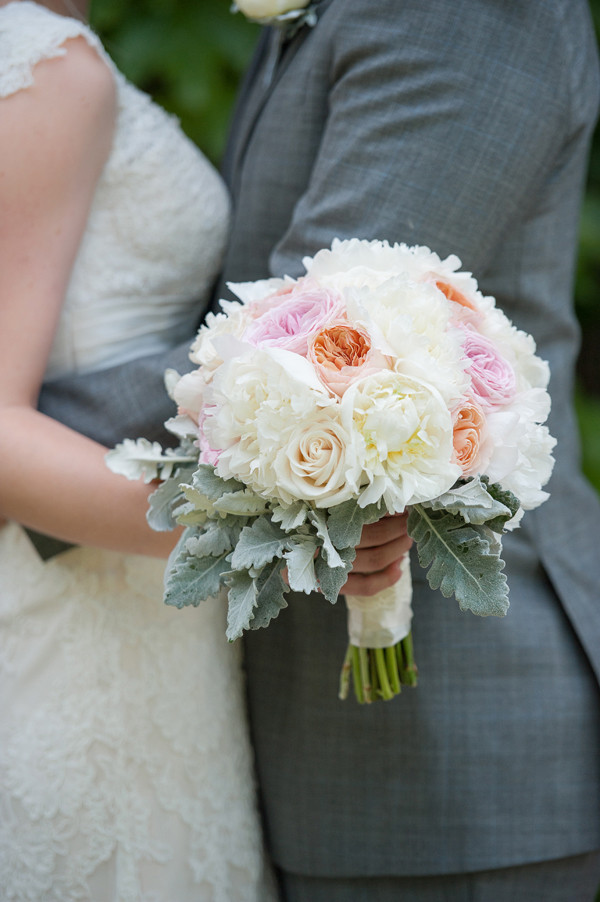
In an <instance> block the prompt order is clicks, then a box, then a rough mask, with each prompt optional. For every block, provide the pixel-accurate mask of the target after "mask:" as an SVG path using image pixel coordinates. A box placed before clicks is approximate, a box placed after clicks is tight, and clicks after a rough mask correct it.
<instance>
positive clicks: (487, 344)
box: [462, 327, 516, 410]
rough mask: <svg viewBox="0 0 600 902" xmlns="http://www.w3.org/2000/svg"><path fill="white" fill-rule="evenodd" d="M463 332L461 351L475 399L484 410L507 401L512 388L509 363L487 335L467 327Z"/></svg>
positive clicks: (512, 392)
mask: <svg viewBox="0 0 600 902" xmlns="http://www.w3.org/2000/svg"><path fill="white" fill-rule="evenodd" d="M463 333H464V336H465V338H464V341H463V343H462V347H463V353H464V355H465V357H466V359H467V372H468V373H469V375H470V377H471V387H472V390H473V394H474V395H475V398H476V400H477V401H478V402H479V403H480V404H481V406H482V407H483V408H484V410H485V409H488V410H489V409H490V408H493V407H502V406H503V405H505V404H509V403H510V402H511V401H512V399H513V398H514V396H515V391H516V378H515V372H514V370H513V368H512V366H511V365H510V363H509V362H508V360H506V359H505V358H504V357H503V356H502V354H500V353H499V352H498V350H497V348H496V346H495V345H494V344H493V342H491V341H490V340H489V339H488V338H485V337H484V336H483V335H480V334H479V332H476V331H475V330H474V329H471V328H469V327H466V328H463Z"/></svg>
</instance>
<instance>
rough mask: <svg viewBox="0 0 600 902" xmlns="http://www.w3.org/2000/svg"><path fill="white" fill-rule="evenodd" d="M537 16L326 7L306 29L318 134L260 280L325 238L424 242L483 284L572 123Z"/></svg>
mask: <svg viewBox="0 0 600 902" xmlns="http://www.w3.org/2000/svg"><path fill="white" fill-rule="evenodd" d="M548 6H549V7H552V9H549V10H548V12H547V13H545V14H544V15H540V13H539V5H538V4H526V3H508V4H499V3H481V2H473V0H457V2H453V3H448V2H447V0H433V2H427V4H405V3H402V4H400V3H398V2H397V0H380V2H379V3H377V4H376V5H375V6H373V4H372V3H371V2H370V0H344V2H338V0H333V2H331V3H330V4H329V5H328V6H327V7H326V8H325V9H324V11H323V16H322V20H321V22H320V23H319V25H318V26H317V29H319V28H321V29H323V32H322V36H323V35H324V34H325V32H327V34H328V36H329V40H330V43H331V51H330V60H331V66H330V72H329V75H330V79H331V80H330V85H331V87H330V90H329V94H328V115H327V119H326V124H325V129H324V131H323V134H322V139H321V143H320V146H319V149H318V153H317V156H316V159H315V161H314V166H313V168H312V172H311V177H310V182H309V184H308V187H307V190H306V192H305V193H304V195H303V196H302V197H301V198H300V199H299V201H298V203H297V204H296V206H295V210H294V216H293V219H292V221H291V222H290V226H289V229H288V230H287V232H286V234H285V235H284V236H283V238H282V240H281V241H280V242H279V243H278V245H277V246H276V247H275V249H274V251H273V254H272V255H271V260H270V265H271V269H272V272H273V273H274V274H276V275H280V274H282V273H285V272H290V273H297V272H298V261H299V260H300V259H302V257H303V256H304V255H305V254H307V253H308V254H312V253H314V252H315V251H316V250H318V249H319V248H320V247H323V246H327V245H329V243H330V241H331V239H332V237H333V236H334V235H337V236H340V237H359V238H382V239H388V240H390V241H403V242H406V243H407V244H425V245H428V246H430V247H431V248H432V249H434V250H436V251H437V252H438V253H440V255H446V254H448V253H456V254H457V255H458V256H459V257H460V258H461V260H462V262H463V266H464V268H466V269H469V270H472V271H473V272H474V273H475V274H476V275H479V276H481V275H482V274H484V273H485V271H486V268H487V267H488V265H489V262H490V260H491V259H492V257H493V255H494V251H495V249H496V248H497V247H498V245H499V244H500V242H502V241H503V239H504V237H505V236H506V235H507V233H509V231H510V228H511V221H512V219H513V217H514V216H515V215H517V214H518V216H519V217H522V216H523V215H524V211H526V210H527V208H528V205H529V204H530V203H531V198H532V197H533V196H534V195H535V194H536V193H537V192H538V190H539V186H540V185H541V184H543V181H544V180H545V179H547V178H548V176H549V173H550V171H551V169H552V167H553V166H555V165H556V160H557V156H558V153H559V150H560V141H561V140H563V139H564V137H565V134H566V132H567V131H568V129H569V127H570V123H569V121H568V117H569V100H568V94H569V85H568V78H569V76H568V73H569V71H570V70H572V65H571V60H570V59H568V58H567V53H568V50H567V48H566V47H565V41H564V37H563V35H562V34H561V27H560V20H559V15H558V13H557V7H558V6H559V4H549V5H548ZM307 40H310V38H308V39H307ZM315 40H316V35H315ZM291 103H292V100H291V97H290V104H291ZM532 110H535V114H534V115H532Z"/></svg>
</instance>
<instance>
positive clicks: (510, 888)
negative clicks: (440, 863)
mask: <svg viewBox="0 0 600 902" xmlns="http://www.w3.org/2000/svg"><path fill="white" fill-rule="evenodd" d="M599 881H600V852H590V853H588V854H587V855H575V856H573V857H572V858H560V859H558V860H552V861H542V862H535V863H533V864H529V865H522V866H521V867H517V868H503V869H501V870H496V871H481V872H478V873H473V874H445V875H444V876H443V877H383V878H377V877H375V878H368V877H367V878H357V879H355V880H327V879H319V878H318V877H317V878H314V877H299V876H297V875H295V874H287V875H282V888H283V902H309V900H310V902H517V900H518V902H541V900H542V899H543V902H575V900H577V902H594V898H595V894H596V889H597V887H598V882H599Z"/></svg>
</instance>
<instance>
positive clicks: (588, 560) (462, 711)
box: [42, 0, 600, 898]
mask: <svg viewBox="0 0 600 902" xmlns="http://www.w3.org/2000/svg"><path fill="white" fill-rule="evenodd" d="M318 12H319V20H318V22H317V24H316V25H315V26H314V27H313V28H304V29H302V30H301V31H300V32H298V33H297V34H296V35H295V36H294V38H293V39H292V40H291V41H290V42H289V43H287V44H286V43H285V42H284V41H282V39H281V35H278V34H277V33H276V32H270V31H268V30H267V31H265V34H264V38H263V40H262V41H261V44H260V46H259V48H258V51H257V55H256V58H255V60H254V62H253V64H252V66H251V68H250V71H249V74H248V78H247V80H246V83H245V85H244V86H243V88H242V91H241V94H240V102H239V104H238V108H237V113H236V116H235V121H234V126H233V130H232V136H231V141H230V144H229V148H228V152H227V157H226V162H225V174H226V177H227V179H228V182H229V185H230V189H231V191H232V197H233V210H234V212H233V224H232V232H231V237H230V244H229V249H228V253H227V257H226V261H225V266H224V270H223V280H222V283H221V286H220V288H219V290H218V292H217V296H220V295H224V294H225V293H226V288H225V283H226V281H246V280H251V279H257V278H264V277H265V276H268V275H270V274H272V275H282V274H284V273H289V274H290V275H298V274H300V273H301V272H302V265H301V260H302V257H303V256H305V255H307V254H308V255H312V254H313V253H315V252H316V251H317V250H318V248H320V247H322V246H327V245H329V244H330V242H331V240H332V238H333V237H335V236H338V237H342V238H346V237H358V238H367V239H373V238H380V239H387V240H389V241H404V242H406V243H408V244H425V245H428V246H430V247H431V248H432V249H434V250H435V251H436V252H438V253H439V254H440V255H442V256H443V255H445V254H448V253H456V254H458V256H459V257H460V258H461V259H462V263H463V267H464V268H465V269H467V270H472V271H473V273H474V275H475V276H476V278H477V279H478V281H479V283H480V287H481V289H482V291H483V292H484V293H489V294H493V295H495V296H496V298H497V300H498V303H499V304H500V305H501V306H502V308H503V309H504V310H505V312H506V313H507V315H508V316H509V317H510V318H511V319H512V320H513V321H514V322H515V324H516V325H517V326H519V327H521V328H523V329H524V330H526V331H528V332H531V333H532V334H533V335H534V337H535V339H536V342H537V346H538V354H539V355H540V356H541V357H543V358H545V359H547V360H549V362H550V366H551V370H552V379H551V384H550V392H551V395H552V403H553V408H552V413H551V417H550V421H549V425H550V430H551V432H552V433H553V434H554V435H555V436H556V437H557V438H558V445H557V449H556V459H557V463H556V467H555V471H554V474H553V477H552V480H551V482H550V485H549V490H550V492H551V493H552V494H551V499H550V501H549V502H547V503H546V504H545V505H543V506H542V507H541V508H540V509H539V510H538V511H535V512H533V513H531V514H526V516H525V520H524V525H523V527H522V528H521V529H520V530H518V531H517V532H516V533H515V534H513V535H511V536H509V537H508V538H507V541H506V543H505V559H506V574H507V577H508V581H509V585H510V591H511V596H510V597H511V608H510V610H509V612H508V614H507V616H506V617H505V618H504V619H501V620H498V619H495V618H486V619H480V618H477V617H474V616H472V615H470V614H463V613H461V612H460V611H459V610H458V606H457V604H456V602H455V601H454V600H453V599H444V598H442V596H441V595H440V594H439V593H433V592H431V591H430V590H429V588H428V586H427V584H426V583H425V581H424V577H423V574H422V573H419V570H418V567H417V566H416V563H415V564H414V567H413V570H414V573H415V598H414V610H415V618H414V622H413V633H414V641H415V651H416V656H417V663H418V665H419V668H420V677H421V678H420V685H419V686H418V688H417V689H415V690H408V691H405V692H403V693H402V695H401V696H400V698H397V699H395V700H394V701H392V702H389V703H385V704H384V703H378V704H376V705H374V706H371V707H370V708H360V707H359V706H357V705H356V704H355V703H354V702H353V701H350V700H348V701H347V702H345V703H342V702H340V701H338V699H337V697H336V688H337V676H338V671H339V667H340V664H341V661H342V658H343V654H344V650H345V641H346V636H345V613H344V609H343V606H342V605H341V604H338V605H336V606H331V605H329V604H328V603H327V602H325V601H324V600H323V599H322V598H320V597H312V596H311V597H306V596H297V595H296V596H294V595H292V596H291V597H290V603H289V607H288V608H287V609H286V610H285V611H283V612H282V613H281V614H280V616H279V618H278V619H277V620H276V621H275V622H274V623H272V624H271V626H269V628H268V629H267V630H261V631H256V632H253V633H251V634H250V635H249V636H248V637H247V639H246V642H245V647H246V666H247V672H248V690H249V692H248V698H249V710H250V715H251V723H252V732H253V739H254V743H255V750H256V758H257V768H258V774H259V780H260V784H261V790H262V797H263V805H264V813H265V824H266V829H267V836H268V839H269V841H270V846H271V851H272V854H273V856H274V858H275V860H276V862H277V863H278V865H279V866H280V867H282V868H283V869H285V870H287V871H291V872H294V873H296V874H300V875H306V876H309V875H310V876H321V877H334V876H339V877H341V878H344V879H345V878H348V877H353V876H367V875H379V876H383V875H426V874H444V873H457V872H460V871H473V870H484V869H485V870H487V869H495V868H500V867H505V866H510V865H518V864H521V863H524V862H533V861H540V860H543V859H550V858H562V857H565V856H572V855H577V854H579V853H583V852H587V851H589V850H591V849H597V848H600V807H599V805H598V799H599V798H600V704H599V702H600V693H599V687H598V675H599V674H600V590H599V589H598V587H599V586H600V555H598V535H600V504H599V502H598V498H597V497H596V496H595V495H594V492H593V491H592V489H591V488H590V487H589V486H588V485H587V484H586V483H585V481H584V480H583V479H582V477H581V475H580V473H579V447H578V440H577V428H576V422H575V418H574V413H573V409H572V389H573V371H574V361H575V358H576V354H577V348H578V327H577V323H576V319H575V315H574V312H573V305H572V280H573V271H574V263H575V253H576V243H577V228H578V216H579V209H580V202H581V190H582V185H583V180H584V174H585V167H586V157H587V151H588V148H589V140H590V135H591V130H592V127H593V122H594V119H595V117H596V113H597V106H598V96H599V82H598V63H597V54H596V48H595V42H594V37H593V30H592V27H591V23H590V17H589V11H588V9H587V5H586V3H585V2H584V0H551V2H548V0H527V2H514V3H498V2H495V0H456V2H453V3H448V2H447V0H427V2H414V0H402V2H398V0H379V2H378V3H377V4H373V3H372V2H371V0H322V2H321V3H320V4H319V5H318ZM199 312H200V311H199ZM181 356H182V355H181V352H180V359H181ZM170 365H173V364H172V363H171V361H170V359H169V358H168V357H167V358H164V357H163V358H160V359H159V358H157V359H155V360H154V361H153V362H146V363H145V364H144V366H145V371H144V375H143V377H142V376H140V370H139V369H136V367H135V366H132V367H125V368H122V369H120V370H119V371H116V372H114V371H113V372H108V373H106V374H105V378H106V380H107V381H106V384H102V381H101V380H96V382H95V383H94V385H91V384H89V383H87V384H86V381H85V379H82V380H79V382H78V383H77V385H76V386H74V385H73V384H72V383H69V384H65V383H62V384H55V385H53V386H47V387H46V389H45V391H44V394H43V396H42V404H43V406H44V409H46V410H47V412H49V413H51V414H52V415H55V416H58V418H59V419H64V420H66V421H68V422H71V423H72V424H73V423H74V424H75V425H76V426H77V427H78V428H80V429H82V430H83V431H88V430H89V431H90V433H91V434H93V435H96V434H97V435H101V436H102V437H103V439H104V440H105V441H108V442H114V441H115V440H118V439H120V438H122V436H123V435H124V434H125V433H126V434H129V435H131V434H134V435H137V434H143V432H144V430H143V429H141V427H140V422H139V421H138V422H136V423H135V424H133V426H132V427H130V424H129V423H128V417H129V416H130V415H131V413H132V411H135V412H136V413H137V412H138V411H144V410H145V409H146V401H148V402H149V403H150V402H151V404H152V405H153V408H152V412H150V407H148V414H149V420H150V419H151V418H152V417H153V418H154V419H153V422H152V424H151V423H150V422H149V428H153V429H155V427H156V418H157V417H158V416H159V415H160V414H161V410H160V404H159V403H158V402H157V399H158V398H159V397H160V393H161V387H160V381H161V374H162V371H163V370H164V368H165V367H166V366H170ZM153 367H154V369H153ZM142 379H145V380H146V381H145V383H143V382H142ZM116 386H119V391H118V392H116V391H115V387H116ZM111 387H112V392H111ZM112 396H114V397H112ZM88 397H89V398H90V400H89V401H88V400H87V398H88ZM94 397H97V398H101V399H102V403H103V404H106V399H107V398H111V406H110V410H108V405H107V410H106V411H102V410H96V411H95V412H94V414H93V415H92V416H91V417H90V418H89V419H88V420H86V418H85V410H86V405H87V406H89V407H90V408H92V409H93V406H94V401H93V398H94ZM65 398H68V401H67V402H65V401H64V399H65ZM121 399H127V407H125V406H121V403H120V402H121ZM134 399H137V401H135V402H134ZM96 406H97V405H96ZM162 412H163V413H164V418H166V417H167V416H169V415H170V413H171V408H170V405H169V403H168V402H165V404H164V407H163V411H162ZM331 898H334V897H333V896H332V897H331Z"/></svg>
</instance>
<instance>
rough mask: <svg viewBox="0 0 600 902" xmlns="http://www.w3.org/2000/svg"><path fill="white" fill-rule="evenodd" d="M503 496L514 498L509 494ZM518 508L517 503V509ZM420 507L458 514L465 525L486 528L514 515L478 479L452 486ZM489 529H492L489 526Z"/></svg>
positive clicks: (482, 481) (485, 483)
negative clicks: (483, 525) (469, 524)
mask: <svg viewBox="0 0 600 902" xmlns="http://www.w3.org/2000/svg"><path fill="white" fill-rule="evenodd" d="M497 488H500V486H498V487H497ZM505 494H506V495H507V496H510V497H512V498H514V495H512V496H511V495H510V492H507V493H505ZM518 506H519V505H518V502H517V508H518ZM422 507H425V508H429V509H430V510H435V511H439V510H445V511H447V512H448V513H451V514H459V515H460V516H461V517H462V519H463V520H464V522H465V523H475V524H477V525H482V524H484V523H486V524H487V525H488V526H490V523H491V522H494V523H495V522H502V523H506V521H507V520H510V518H511V517H512V516H513V514H514V513H515V511H511V509H510V507H508V506H507V505H506V504H505V503H504V502H503V500H502V499H501V498H500V497H499V496H498V497H495V496H494V495H492V494H491V492H490V491H489V489H488V484H487V480H486V481H484V480H481V479H480V478H479V477H477V478H476V479H470V480H469V481H468V482H463V483H461V484H460V485H458V486H454V487H453V488H451V489H450V490H449V491H447V492H444V494H443V495H439V496H438V497H437V498H434V499H433V500H432V501H427V502H422ZM490 528H493V527H491V526H490Z"/></svg>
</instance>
